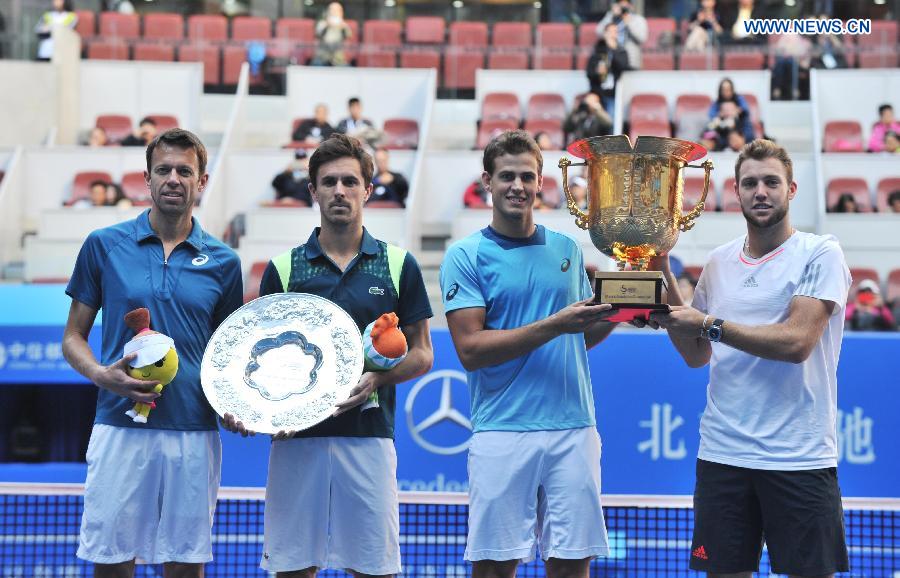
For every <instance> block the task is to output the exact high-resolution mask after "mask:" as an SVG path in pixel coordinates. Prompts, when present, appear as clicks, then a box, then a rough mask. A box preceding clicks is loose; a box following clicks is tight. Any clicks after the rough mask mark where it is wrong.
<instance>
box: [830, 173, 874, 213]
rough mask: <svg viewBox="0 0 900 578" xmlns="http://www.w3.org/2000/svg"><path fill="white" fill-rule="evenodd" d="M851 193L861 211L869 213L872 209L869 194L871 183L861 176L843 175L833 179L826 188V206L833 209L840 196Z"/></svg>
mask: <svg viewBox="0 0 900 578" xmlns="http://www.w3.org/2000/svg"><path fill="white" fill-rule="evenodd" d="M844 193H850V194H851V195H853V199H854V200H855V201H856V206H857V207H858V208H859V212H860V213H868V212H871V211H872V200H871V197H870V195H869V185H868V184H866V180H865V179H862V178H859V177H843V178H837V179H831V180H830V181H828V186H827V187H826V189H825V208H826V210H827V211H829V212H830V211H831V210H832V207H834V205H835V203H837V201H838V198H839V197H840V196H841V195H842V194H844Z"/></svg>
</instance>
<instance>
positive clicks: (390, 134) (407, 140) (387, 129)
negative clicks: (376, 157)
mask: <svg viewBox="0 0 900 578" xmlns="http://www.w3.org/2000/svg"><path fill="white" fill-rule="evenodd" d="M383 132H384V139H383V141H382V146H383V147H384V148H387V149H401V150H402V149H416V148H419V123H418V122H416V121H415V120H413V119H409V118H389V119H387V120H385V121H384V129H383Z"/></svg>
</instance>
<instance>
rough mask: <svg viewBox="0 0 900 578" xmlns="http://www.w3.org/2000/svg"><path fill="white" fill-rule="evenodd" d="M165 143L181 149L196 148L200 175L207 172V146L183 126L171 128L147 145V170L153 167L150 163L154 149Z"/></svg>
mask: <svg viewBox="0 0 900 578" xmlns="http://www.w3.org/2000/svg"><path fill="white" fill-rule="evenodd" d="M161 144H164V145H168V146H173V147H176V148H180V149H194V152H195V153H197V163H198V164H199V165H200V167H199V168H200V176H203V175H204V174H205V173H206V147H205V146H203V143H202V142H200V139H199V138H198V137H197V135H195V134H194V133H192V132H191V131H189V130H184V129H183V128H170V129H169V130H167V131H165V132H163V133H160V134H158V135H156V136H155V137H153V140H152V141H150V144H148V145H147V172H148V173H149V172H150V171H151V169H152V167H151V165H150V163H151V161H152V160H153V151H154V150H156V147H157V146H159V145H161Z"/></svg>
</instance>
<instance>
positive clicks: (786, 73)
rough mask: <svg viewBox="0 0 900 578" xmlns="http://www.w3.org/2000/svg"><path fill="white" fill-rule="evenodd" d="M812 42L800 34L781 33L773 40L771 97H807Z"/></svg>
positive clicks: (787, 98) (799, 98)
mask: <svg viewBox="0 0 900 578" xmlns="http://www.w3.org/2000/svg"><path fill="white" fill-rule="evenodd" d="M812 49H813V46H812V42H811V41H810V40H809V39H808V38H806V37H805V36H801V35H800V34H782V35H781V36H779V37H778V40H776V41H775V46H774V50H775V66H774V67H773V68H772V98H773V99H776V100H779V99H780V100H791V99H793V100H804V99H809V68H810V66H812Z"/></svg>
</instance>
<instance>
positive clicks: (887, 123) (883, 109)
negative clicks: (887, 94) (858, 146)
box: [869, 104, 900, 153]
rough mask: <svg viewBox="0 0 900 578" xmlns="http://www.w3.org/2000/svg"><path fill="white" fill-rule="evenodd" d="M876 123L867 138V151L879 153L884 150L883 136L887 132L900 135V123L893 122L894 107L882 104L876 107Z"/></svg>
mask: <svg viewBox="0 0 900 578" xmlns="http://www.w3.org/2000/svg"><path fill="white" fill-rule="evenodd" d="M878 117H879V118H878V122H876V123H875V124H873V125H872V136H871V138H869V151H870V152H873V153H880V152H881V151H883V150H884V135H885V134H886V133H887V132H888V131H891V132H895V133H900V122H897V121H896V120H894V107H893V106H891V105H889V104H882V105H881V106H879V107H878Z"/></svg>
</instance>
